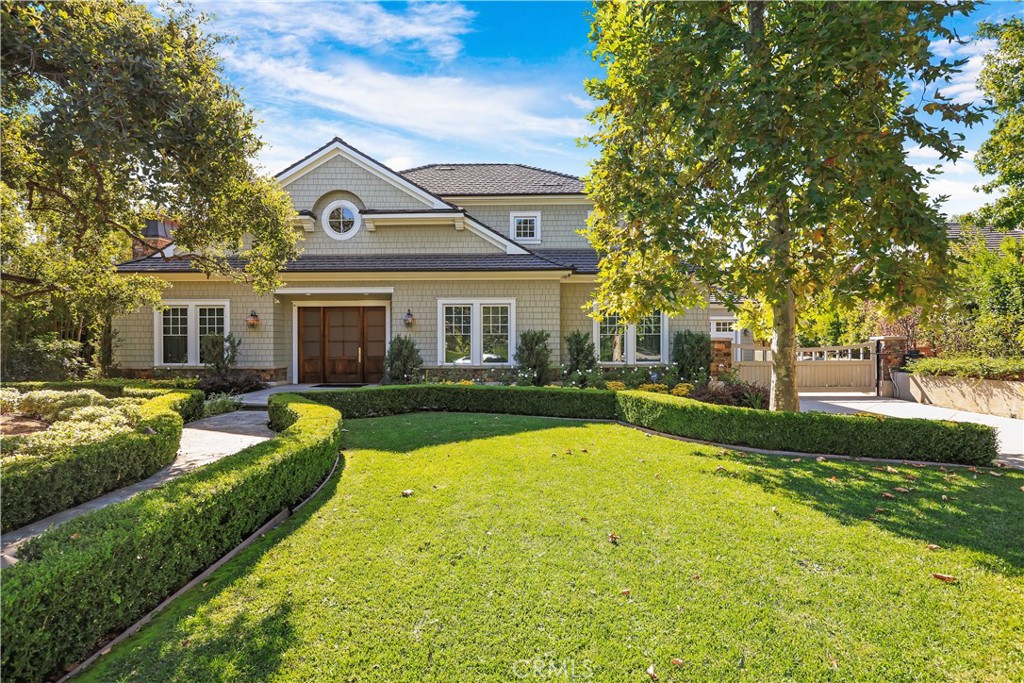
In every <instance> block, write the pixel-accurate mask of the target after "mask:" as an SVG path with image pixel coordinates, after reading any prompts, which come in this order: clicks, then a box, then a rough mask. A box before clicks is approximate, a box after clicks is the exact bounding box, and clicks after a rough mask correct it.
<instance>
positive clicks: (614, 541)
mask: <svg viewBox="0 0 1024 683" xmlns="http://www.w3.org/2000/svg"><path fill="white" fill-rule="evenodd" d="M620 538H622V537H621V536H619V535H618V534H608V542H609V543H611V544H612V545H618V544H619V539H620Z"/></svg>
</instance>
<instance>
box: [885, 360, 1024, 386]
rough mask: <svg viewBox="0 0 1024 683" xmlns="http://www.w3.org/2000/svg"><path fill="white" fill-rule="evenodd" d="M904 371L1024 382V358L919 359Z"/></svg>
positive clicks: (918, 373)
mask: <svg viewBox="0 0 1024 683" xmlns="http://www.w3.org/2000/svg"><path fill="white" fill-rule="evenodd" d="M904 369H905V370H906V371H907V372H912V373H914V374H917V375H950V376H953V377H973V378H976V379H1002V380H1014V381H1018V382H1020V381H1024V358H985V357H979V356H958V357H952V358H919V359H917V360H913V361H911V362H910V363H909V364H908V365H907V367H906V368H904Z"/></svg>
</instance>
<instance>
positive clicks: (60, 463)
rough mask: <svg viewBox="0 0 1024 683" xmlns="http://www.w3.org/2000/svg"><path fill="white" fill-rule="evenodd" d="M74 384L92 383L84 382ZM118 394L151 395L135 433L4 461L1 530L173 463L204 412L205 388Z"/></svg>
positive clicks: (0, 479) (130, 389)
mask: <svg viewBox="0 0 1024 683" xmlns="http://www.w3.org/2000/svg"><path fill="white" fill-rule="evenodd" d="M43 388H47V389H49V388H52V387H43ZM75 388H76V389H91V388H93V387H91V386H89V385H86V384H83V385H81V386H76V387H75ZM104 389H107V387H104ZM32 390H35V387H33V388H32ZM107 393H115V392H113V391H112V390H108V392H107ZM116 393H117V394H118V395H123V396H138V397H144V398H145V397H148V398H149V400H148V401H146V402H145V403H143V404H142V405H141V406H139V412H140V415H141V417H140V419H139V423H138V424H137V425H136V426H135V429H134V430H133V431H131V432H127V433H123V434H115V435H113V436H110V437H109V438H106V439H104V440H103V441H96V442H93V443H86V444H79V445H76V446H71V447H68V448H65V449H62V450H61V451H59V452H57V453H54V454H53V455H52V456H51V457H46V458H37V457H30V456H17V455H15V456H11V457H8V458H6V459H5V460H4V466H3V474H2V476H0V520H2V524H0V531H3V532H4V533H6V532H8V531H13V530H14V529H18V528H20V527H22V526H24V525H26V524H29V523H31V522H34V521H36V520H38V519H43V518H44V517H48V516H49V515H52V514H55V513H57V512H60V511H62V510H66V509H68V508H70V507H74V506H75V505H79V504H80V503H84V502H86V501H89V500H93V499H94V498H97V497H99V496H102V495H103V494H104V493H107V492H109V491H113V490H115V489H118V488H121V487H122V486H126V485H128V484H132V483H135V482H137V481H140V480H142V479H145V478H146V477H148V476H150V475H151V474H153V473H154V472H157V471H158V470H160V468H162V467H165V466H167V465H169V464H171V463H172V462H174V457H175V455H176V454H177V453H178V447H179V446H180V444H181V430H182V426H183V425H184V423H185V422H187V421H189V420H192V419H195V417H197V416H198V415H200V414H201V413H202V409H203V392H201V391H194V390H188V389H140V388H134V387H126V388H124V389H123V391H117V392H116Z"/></svg>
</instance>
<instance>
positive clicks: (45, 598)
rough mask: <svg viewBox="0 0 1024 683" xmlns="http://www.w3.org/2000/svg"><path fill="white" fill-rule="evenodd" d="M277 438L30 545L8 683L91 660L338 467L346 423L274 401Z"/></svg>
mask: <svg viewBox="0 0 1024 683" xmlns="http://www.w3.org/2000/svg"><path fill="white" fill-rule="evenodd" d="M270 412H271V414H272V415H273V416H274V421H275V423H276V424H278V425H282V426H286V429H285V430H284V431H282V432H281V433H280V434H279V435H278V436H277V437H275V438H273V439H271V440H269V441H265V442H263V443H259V444H256V445H254V446H250V447H248V448H246V449H244V450H242V451H239V452H238V453H236V454H235V455H231V456H228V457H226V458H224V459H222V460H219V461H217V462H215V463H212V464H210V465H206V466H205V467H202V468H199V469H197V470H195V471H193V472H190V473H189V474H186V475H184V476H182V477H180V478H178V479H175V480H174V481H172V482H171V483H169V484H168V485H167V486H165V487H163V488H160V489H154V490H150V491H147V492H145V493H141V494H139V495H137V496H134V497H132V498H130V499H128V500H126V501H124V502H123V503H118V504H116V505H111V506H109V507H106V508H104V509H102V510H97V511H95V512H92V513H89V514H86V515H83V516H81V517H78V518H77V519H74V520H71V521H69V522H67V523H66V524H63V525H61V526H59V527H57V528H56V529H54V530H52V531H49V532H47V533H45V534H43V535H42V536H40V537H38V538H36V539H33V540H32V541H29V542H28V543H27V544H26V545H25V546H23V547H22V548H21V549H20V550H19V556H20V558H21V561H20V562H19V563H17V564H16V565H14V566H13V567H10V568H7V569H4V570H3V592H2V594H0V629H2V632H3V638H4V647H3V649H2V652H0V674H2V676H3V679H4V680H5V681H8V680H9V681H39V680H42V679H44V678H46V677H48V676H50V675H52V674H55V673H58V672H60V671H62V670H64V669H65V668H66V667H67V666H69V665H72V664H74V663H75V662H77V661H80V660H81V659H83V658H84V657H86V656H87V655H88V654H89V653H90V652H91V651H92V650H94V649H95V648H96V647H97V646H98V645H99V644H100V643H101V642H103V641H104V639H105V638H107V637H109V636H111V635H114V634H116V633H118V632H120V631H122V630H123V629H125V628H127V627H128V626H129V625H131V624H132V623H134V622H135V621H136V620H138V619H139V618H140V617H142V616H143V615H144V614H145V613H146V612H148V611H149V610H151V609H152V608H153V607H155V606H156V605H158V604H159V603H160V602H161V601H162V600H163V599H164V598H165V597H167V596H168V595H170V594H171V593H172V592H174V591H175V590H177V589H178V588H180V587H181V586H182V585H184V584H185V583H187V582H188V581H189V579H191V578H192V577H194V576H195V575H196V574H198V573H199V572H201V571H202V570H204V569H205V568H206V567H208V566H210V565H211V564H213V563H214V562H215V561H216V560H218V559H219V558H220V557H222V556H223V555H224V554H225V553H227V552H228V551H229V550H231V549H232V548H234V547H235V546H236V545H238V544H239V543H240V542H241V541H242V540H244V539H245V538H246V537H247V536H248V535H249V534H251V533H252V532H253V531H255V530H256V529H258V528H259V527H260V526H261V525H262V524H264V523H265V522H266V521H267V520H268V519H270V518H271V517H273V516H274V515H276V514H277V513H278V512H280V511H281V510H282V509H284V508H285V507H287V506H289V505H291V504H293V503H295V502H297V501H299V500H300V499H302V497H303V496H305V495H307V494H308V493H309V492H310V491H312V490H313V489H314V488H315V487H316V486H317V484H318V483H319V482H320V481H322V480H323V478H324V477H325V476H326V475H327V473H328V472H329V471H330V468H331V465H332V464H333V463H334V459H335V457H336V456H337V454H338V449H339V447H340V444H341V416H340V415H339V414H338V412H337V411H336V410H334V409H332V408H330V407H328V406H324V405H320V404H317V403H314V402H312V401H309V400H306V399H303V398H301V397H299V396H295V395H293V394H278V395H276V396H273V397H272V398H271V400H270Z"/></svg>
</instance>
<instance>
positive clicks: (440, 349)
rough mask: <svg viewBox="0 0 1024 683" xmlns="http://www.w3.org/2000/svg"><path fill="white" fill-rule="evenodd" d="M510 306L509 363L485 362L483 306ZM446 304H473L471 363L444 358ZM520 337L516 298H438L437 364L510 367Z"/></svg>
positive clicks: (470, 333)
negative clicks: (460, 362) (483, 360)
mask: <svg viewBox="0 0 1024 683" xmlns="http://www.w3.org/2000/svg"><path fill="white" fill-rule="evenodd" d="M493 305H499V306H508V362H507V363H486V364H485V363H483V362H482V357H483V345H484V319H483V315H481V312H480V307H481V306H493ZM445 306H472V307H473V313H472V316H473V317H472V319H471V321H470V331H469V348H470V353H469V355H470V359H471V361H472V362H471V363H470V364H469V365H461V364H460V365H456V364H455V363H446V362H445V360H444V307H445ZM517 339H519V335H518V332H517V330H516V300H515V299H438V300H437V365H438V367H446V368H508V367H512V366H513V365H515V362H514V361H513V356H515V352H516V340H517Z"/></svg>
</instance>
